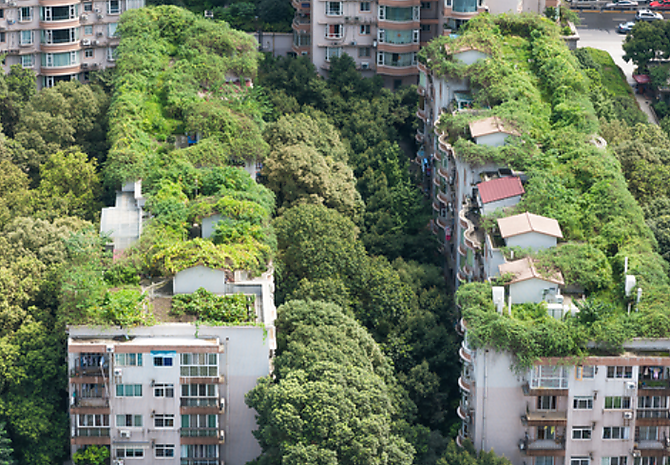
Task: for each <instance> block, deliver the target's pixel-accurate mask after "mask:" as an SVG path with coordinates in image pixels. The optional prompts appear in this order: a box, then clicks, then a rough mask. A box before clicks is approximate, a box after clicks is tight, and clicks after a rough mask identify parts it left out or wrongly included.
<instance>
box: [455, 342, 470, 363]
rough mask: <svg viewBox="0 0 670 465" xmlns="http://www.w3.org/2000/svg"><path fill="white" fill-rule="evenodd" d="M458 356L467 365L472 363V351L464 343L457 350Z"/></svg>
mask: <svg viewBox="0 0 670 465" xmlns="http://www.w3.org/2000/svg"><path fill="white" fill-rule="evenodd" d="M458 355H459V356H460V357H461V360H463V361H464V362H467V363H472V351H471V350H470V348H469V347H468V346H467V344H466V343H465V341H463V342H462V343H461V348H460V349H459V350H458Z"/></svg>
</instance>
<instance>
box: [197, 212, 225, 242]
mask: <svg viewBox="0 0 670 465" xmlns="http://www.w3.org/2000/svg"><path fill="white" fill-rule="evenodd" d="M221 218H222V216H221V215H219V214H216V215H212V216H208V217H207V218H203V219H202V237H203V238H204V239H209V238H210V237H212V236H213V235H214V231H215V230H216V225H217V223H218V222H219V221H221Z"/></svg>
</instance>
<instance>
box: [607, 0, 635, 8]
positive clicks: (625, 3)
mask: <svg viewBox="0 0 670 465" xmlns="http://www.w3.org/2000/svg"><path fill="white" fill-rule="evenodd" d="M635 7H637V1H635V0H621V1H619V2H614V3H608V4H606V5H605V8H635Z"/></svg>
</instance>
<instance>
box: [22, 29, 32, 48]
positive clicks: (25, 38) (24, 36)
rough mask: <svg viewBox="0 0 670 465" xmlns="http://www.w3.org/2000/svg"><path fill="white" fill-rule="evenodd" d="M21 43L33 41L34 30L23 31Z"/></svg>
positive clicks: (26, 43) (27, 43)
mask: <svg viewBox="0 0 670 465" xmlns="http://www.w3.org/2000/svg"><path fill="white" fill-rule="evenodd" d="M19 43H20V44H21V45H30V44H32V43H33V31H21V35H20V36H19Z"/></svg>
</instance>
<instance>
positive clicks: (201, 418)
mask: <svg viewBox="0 0 670 465" xmlns="http://www.w3.org/2000/svg"><path fill="white" fill-rule="evenodd" d="M218 426H219V424H218V420H217V416H216V415H182V416H181V427H182V428H217V427H218Z"/></svg>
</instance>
